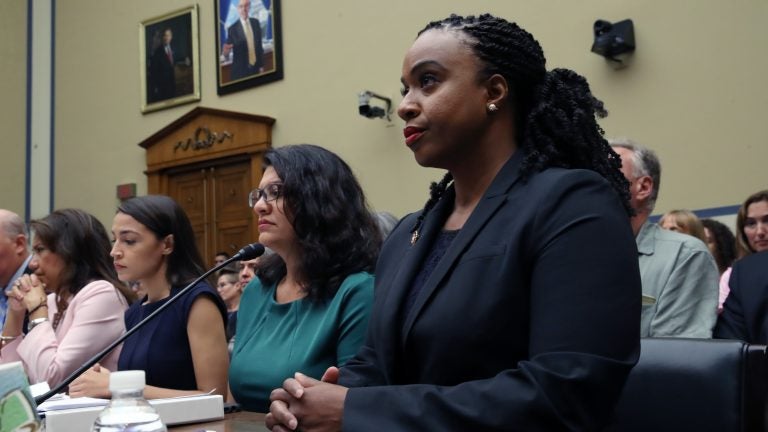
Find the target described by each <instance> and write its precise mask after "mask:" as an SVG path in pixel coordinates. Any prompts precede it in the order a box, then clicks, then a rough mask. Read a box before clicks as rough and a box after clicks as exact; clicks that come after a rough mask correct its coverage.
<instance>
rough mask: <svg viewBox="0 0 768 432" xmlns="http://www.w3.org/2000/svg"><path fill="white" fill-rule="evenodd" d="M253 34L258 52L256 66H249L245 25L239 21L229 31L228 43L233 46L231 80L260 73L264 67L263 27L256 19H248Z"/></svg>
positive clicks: (255, 48)
mask: <svg viewBox="0 0 768 432" xmlns="http://www.w3.org/2000/svg"><path fill="white" fill-rule="evenodd" d="M248 22H249V23H250V24H251V31H252V32H253V43H254V50H255V51H256V64H255V65H254V66H250V65H249V64H248V41H247V40H246V38H245V31H244V30H243V25H242V24H240V19H238V20H237V21H236V22H235V23H234V24H232V25H231V26H229V29H228V30H227V43H228V44H232V71H231V75H230V76H231V79H233V80H236V79H240V78H244V77H247V76H249V75H254V74H258V73H259V69H261V68H262V67H264V47H263V46H262V45H261V25H260V24H259V20H257V19H256V18H248Z"/></svg>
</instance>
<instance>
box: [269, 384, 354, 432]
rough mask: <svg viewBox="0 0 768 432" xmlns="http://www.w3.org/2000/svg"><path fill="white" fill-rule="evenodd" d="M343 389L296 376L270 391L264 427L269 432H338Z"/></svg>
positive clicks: (344, 395)
mask: <svg viewBox="0 0 768 432" xmlns="http://www.w3.org/2000/svg"><path fill="white" fill-rule="evenodd" d="M347 390H348V389H347V388H346V387H342V386H340V385H336V384H330V383H327V382H322V381H318V380H316V379H314V378H310V377H308V376H306V375H304V374H302V373H299V372H297V373H296V375H295V378H289V379H287V380H285V382H284V383H283V388H280V389H275V390H273V391H272V394H271V396H270V400H272V404H271V405H270V408H269V414H267V416H266V418H265V423H266V425H267V427H268V428H269V429H271V430H272V431H273V432H275V431H278V432H282V431H292V430H296V429H297V428H299V429H301V431H303V432H315V431H317V432H321V431H322V432H325V431H329V432H330V431H340V430H341V420H342V416H343V414H344V399H345V398H346V396H347Z"/></svg>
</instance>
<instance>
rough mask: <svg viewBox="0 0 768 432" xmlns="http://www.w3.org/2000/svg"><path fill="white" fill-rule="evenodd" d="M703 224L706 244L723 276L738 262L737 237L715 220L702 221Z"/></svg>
mask: <svg viewBox="0 0 768 432" xmlns="http://www.w3.org/2000/svg"><path fill="white" fill-rule="evenodd" d="M701 224H702V225H704V239H705V243H707V247H708V248H709V251H710V252H711V253H712V256H713V257H715V262H716V263H717V270H718V271H719V272H720V274H721V275H722V274H723V273H724V272H725V270H727V269H728V267H730V266H731V265H732V264H733V261H735V260H736V237H735V236H734V235H733V231H731V229H730V228H728V226H727V225H725V224H724V223H722V222H719V221H716V220H714V219H702V220H701Z"/></svg>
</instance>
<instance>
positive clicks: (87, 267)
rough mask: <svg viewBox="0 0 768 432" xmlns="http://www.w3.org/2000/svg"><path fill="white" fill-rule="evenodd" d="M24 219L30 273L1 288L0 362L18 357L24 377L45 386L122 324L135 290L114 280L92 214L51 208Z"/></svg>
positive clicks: (112, 357)
mask: <svg viewBox="0 0 768 432" xmlns="http://www.w3.org/2000/svg"><path fill="white" fill-rule="evenodd" d="M30 225H31V229H32V230H33V231H34V239H33V241H32V249H33V251H34V256H33V258H32V261H31V263H30V267H31V268H33V269H35V272H34V274H32V275H25V276H23V277H22V278H21V279H19V281H18V282H17V283H16V284H15V285H14V287H13V289H12V290H11V291H9V292H7V293H6V295H8V299H9V302H8V304H9V307H8V316H7V318H6V322H5V328H3V332H2V337H1V338H0V343H2V349H0V363H8V362H12V361H21V362H22V363H23V364H24V368H25V370H26V372H27V374H28V375H29V380H30V382H31V383H38V382H42V381H47V382H48V384H49V385H50V386H51V387H53V386H55V385H56V384H58V383H59V382H61V381H62V380H63V379H64V378H66V377H67V375H69V374H70V373H72V372H73V371H74V370H75V369H77V368H78V367H79V366H80V365H82V364H83V363H85V361H86V360H88V359H89V358H91V357H92V356H93V355H95V354H96V353H97V352H99V351H100V350H102V349H104V348H105V347H106V346H107V345H109V344H110V343H111V342H112V341H114V340H115V339H117V338H118V337H119V336H120V335H121V334H122V333H123V332H124V331H125V325H124V323H123V313H124V311H125V310H126V309H127V308H128V305H129V303H130V302H131V301H132V300H133V299H134V298H135V295H134V294H133V292H132V291H131V290H130V289H129V288H128V287H127V286H125V285H124V284H123V283H121V282H120V281H119V280H118V279H117V275H116V273H115V269H114V267H113V266H112V263H111V260H110V256H109V250H110V242H109V238H108V237H107V232H106V230H105V229H104V226H103V225H102V224H101V222H99V221H98V220H97V219H96V218H95V217H93V216H92V215H90V214H88V213H86V212H84V211H82V210H74V209H64V210H57V211H54V212H53V213H51V214H50V215H48V216H46V217H45V218H43V219H39V220H34V221H32V222H31V224H30ZM25 314H26V315H28V318H29V324H28V331H27V333H26V334H23V332H22V330H23V322H24V316H25ZM119 354H120V348H119V347H118V348H117V349H115V350H114V351H112V353H110V354H109V355H108V356H107V357H105V359H104V361H103V363H104V365H105V366H106V367H114V366H115V365H116V364H117V358H118V356H119Z"/></svg>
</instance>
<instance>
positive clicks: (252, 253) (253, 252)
mask: <svg viewBox="0 0 768 432" xmlns="http://www.w3.org/2000/svg"><path fill="white" fill-rule="evenodd" d="M263 254H264V246H262V245H261V244H259V243H251V244H249V245H247V246H245V247H243V248H242V249H240V250H239V251H238V252H237V253H236V254H235V255H234V256H233V257H231V258H229V259H228V260H226V261H224V262H223V263H221V264H219V265H217V266H214V267H213V268H212V269H210V270H208V271H207V272H205V273H203V275H202V276H200V277H199V278H197V279H195V280H194V281H192V283H190V284H189V285H187V286H185V287H184V289H182V290H181V291H179V292H178V293H176V295H175V296H173V297H171V298H170V299H169V300H168V301H167V302H165V304H163V305H161V306H160V307H159V308H157V310H155V311H154V312H152V313H151V314H149V315H147V317H146V318H144V319H143V320H141V321H140V322H139V323H138V324H136V325H135V326H133V328H131V329H130V330H128V331H127V332H125V333H124V334H123V335H122V336H120V337H119V338H117V340H116V341H114V342H112V343H111V344H109V346H108V347H106V348H104V349H103V350H102V351H100V352H99V353H98V354H96V355H95V356H93V357H91V359H90V360H88V361H87V362H85V364H83V365H82V366H80V367H79V368H78V369H77V370H76V371H74V372H72V373H71V374H69V376H67V377H66V378H64V380H63V381H61V382H60V383H59V384H57V385H56V387H54V388H52V389H50V390H48V391H47V392H46V393H44V394H41V395H40V396H37V397H36V398H35V403H36V404H38V405H40V404H41V403H43V402H45V401H46V400H48V399H49V398H50V397H51V396H53V395H55V394H56V393H59V392H60V391H61V390H62V389H63V388H64V387H66V386H68V385H69V383H71V382H72V381H74V380H75V378H77V377H79V376H80V374H82V373H83V372H85V371H86V370H88V369H90V368H91V366H93V365H95V364H96V362H98V361H99V360H101V359H102V358H103V357H104V356H105V355H107V354H109V353H110V352H111V351H112V350H113V349H115V347H116V346H118V345H120V344H121V343H123V341H124V340H126V339H128V337H130V336H131V335H132V334H134V333H136V331H138V330H139V329H140V328H141V327H142V326H144V325H145V324H146V323H147V322H148V321H150V320H151V319H153V318H154V317H156V316H157V314H159V313H160V312H162V311H163V310H165V309H166V308H167V307H168V306H170V305H171V304H172V303H174V302H175V301H176V299H178V298H179V297H181V296H183V295H184V294H186V293H187V292H188V291H189V290H190V289H192V287H194V286H195V285H197V284H198V283H200V281H201V280H203V279H205V278H206V277H208V275H210V274H211V273H213V272H215V271H218V270H219V269H221V268H222V267H224V266H226V265H227V264H229V263H231V262H232V261H248V260H252V259H254V258H258V257H260V256H261V255H263Z"/></svg>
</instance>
